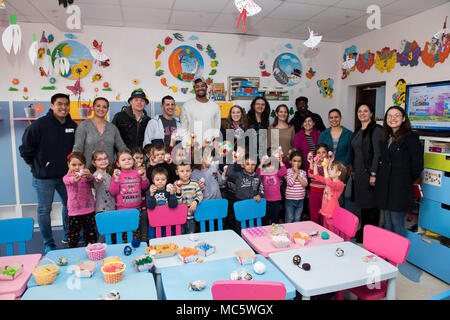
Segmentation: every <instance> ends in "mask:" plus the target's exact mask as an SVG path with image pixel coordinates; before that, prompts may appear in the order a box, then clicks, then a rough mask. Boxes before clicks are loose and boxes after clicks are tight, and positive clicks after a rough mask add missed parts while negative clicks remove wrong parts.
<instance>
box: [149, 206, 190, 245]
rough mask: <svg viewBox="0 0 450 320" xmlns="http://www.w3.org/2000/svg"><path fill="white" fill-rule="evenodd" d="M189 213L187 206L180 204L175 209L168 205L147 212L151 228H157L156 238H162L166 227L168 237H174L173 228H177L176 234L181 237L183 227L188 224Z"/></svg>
mask: <svg viewBox="0 0 450 320" xmlns="http://www.w3.org/2000/svg"><path fill="white" fill-rule="evenodd" d="M187 213H188V207H187V205H185V204H178V206H177V207H176V208H174V209H170V208H169V206H168V205H167V204H166V205H162V206H156V207H155V209H153V210H150V209H148V210H147V214H148V222H149V223H150V226H152V227H153V228H156V238H161V228H162V227H166V237H170V236H171V235H172V230H171V227H172V226H175V234H176V235H177V236H178V235H180V234H181V225H182V224H184V223H186V218H187Z"/></svg>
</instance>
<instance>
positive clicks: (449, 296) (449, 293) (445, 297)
mask: <svg viewBox="0 0 450 320" xmlns="http://www.w3.org/2000/svg"><path fill="white" fill-rule="evenodd" d="M428 300H450V290H447V291H445V292H442V293H440V294H438V295H436V296H434V297H431V298H429V299H428Z"/></svg>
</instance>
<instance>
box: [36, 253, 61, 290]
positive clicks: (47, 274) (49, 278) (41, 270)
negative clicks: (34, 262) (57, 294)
mask: <svg viewBox="0 0 450 320" xmlns="http://www.w3.org/2000/svg"><path fill="white" fill-rule="evenodd" d="M45 260H48V261H50V262H51V263H52V264H44V265H42V266H37V267H36V268H34V269H33V272H32V273H33V276H34V280H36V283H37V284H38V285H39V286H45V285H47V284H52V283H53V282H55V280H56V275H57V274H58V273H59V267H58V266H57V265H56V263H55V262H54V261H53V260H50V259H48V258H45V259H42V260H41V261H40V262H42V261H45ZM40 262H39V263H40Z"/></svg>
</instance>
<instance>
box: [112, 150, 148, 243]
mask: <svg viewBox="0 0 450 320" xmlns="http://www.w3.org/2000/svg"><path fill="white" fill-rule="evenodd" d="M116 165H117V167H118V168H119V169H120V170H119V169H115V170H114V173H113V178H112V179H111V186H110V187H109V192H110V193H111V195H113V196H115V197H116V207H117V210H124V209H140V207H141V204H142V191H143V190H148V188H149V187H150V182H149V180H148V179H147V175H146V172H145V170H139V171H138V170H136V169H134V159H133V157H132V155H131V153H130V152H129V151H126V150H124V151H120V152H118V154H117V162H116ZM135 236H139V239H140V240H141V241H147V239H148V216H147V210H140V215H139V229H138V232H137V233H135ZM128 242H130V241H128Z"/></svg>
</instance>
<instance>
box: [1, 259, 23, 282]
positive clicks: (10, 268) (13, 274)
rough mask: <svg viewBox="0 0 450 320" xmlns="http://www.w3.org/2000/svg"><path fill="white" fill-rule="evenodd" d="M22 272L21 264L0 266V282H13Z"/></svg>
mask: <svg viewBox="0 0 450 320" xmlns="http://www.w3.org/2000/svg"><path fill="white" fill-rule="evenodd" d="M22 271H23V264H21V263H10V264H7V265H2V266H0V280H14V279H16V278H17V277H18V276H19V275H20V274H21V273H22Z"/></svg>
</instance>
